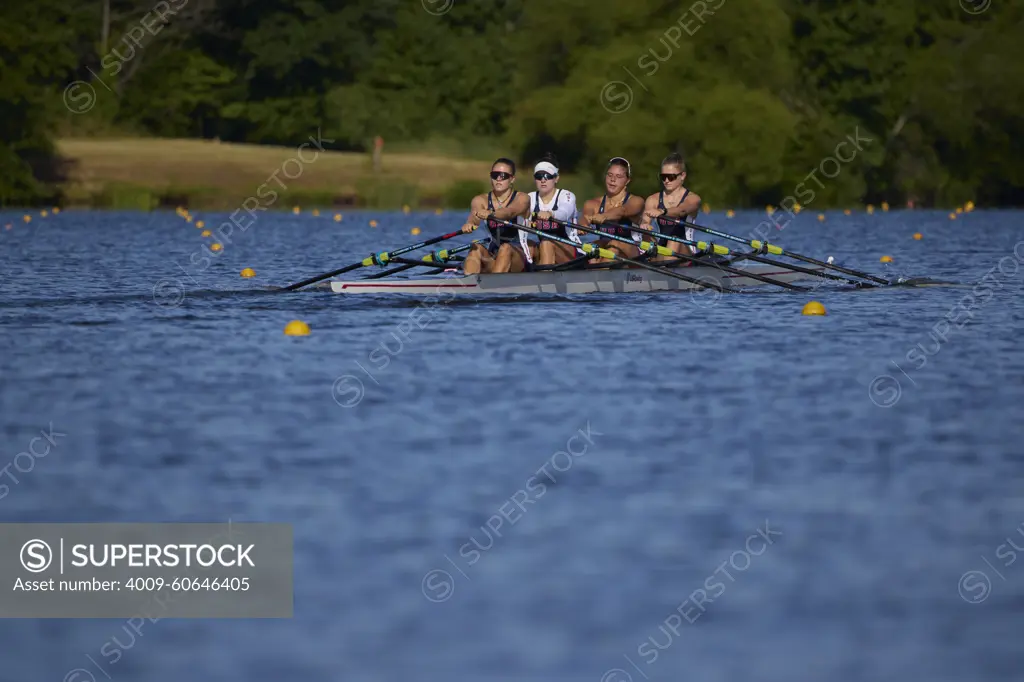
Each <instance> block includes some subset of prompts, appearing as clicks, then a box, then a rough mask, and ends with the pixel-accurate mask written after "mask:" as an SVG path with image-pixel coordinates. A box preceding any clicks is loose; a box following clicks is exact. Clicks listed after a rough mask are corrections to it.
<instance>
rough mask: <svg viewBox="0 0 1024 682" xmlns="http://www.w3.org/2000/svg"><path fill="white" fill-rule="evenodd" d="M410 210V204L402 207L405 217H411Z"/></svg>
mask: <svg viewBox="0 0 1024 682" xmlns="http://www.w3.org/2000/svg"><path fill="white" fill-rule="evenodd" d="M409 210H410V209H409V204H406V205H405V206H403V207H402V213H404V214H405V215H409Z"/></svg>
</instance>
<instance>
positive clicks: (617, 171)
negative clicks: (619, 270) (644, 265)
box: [580, 156, 644, 263]
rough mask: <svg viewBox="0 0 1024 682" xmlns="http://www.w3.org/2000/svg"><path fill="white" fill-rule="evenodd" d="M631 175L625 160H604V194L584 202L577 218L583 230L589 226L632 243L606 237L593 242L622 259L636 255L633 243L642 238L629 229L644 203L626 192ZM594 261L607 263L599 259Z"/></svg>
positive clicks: (636, 219)
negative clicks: (605, 168)
mask: <svg viewBox="0 0 1024 682" xmlns="http://www.w3.org/2000/svg"><path fill="white" fill-rule="evenodd" d="M632 176H633V171H632V169H631V168H630V166H629V161H626V159H624V158H622V157H621V156H616V157H615V158H613V159H611V160H610V161H608V168H607V170H606V171H605V176H604V188H605V193H604V195H603V196H600V197H597V198H595V199H590V200H588V201H587V202H586V203H584V204H583V216H582V217H581V218H580V225H583V226H584V227H588V226H590V225H593V226H594V228H595V229H598V230H601V231H602V232H607V233H608V234H613V235H615V236H616V237H619V238H620V239H630V240H632V241H633V242H636V243H630V242H625V241H619V240H617V239H608V238H607V237H601V238H600V239H598V240H597V242H596V243H597V245H598V246H600V247H601V248H604V249H608V250H609V251H614V252H615V253H616V254H618V255H619V256H622V257H625V258H636V257H637V256H639V255H640V247H639V246H638V245H637V244H638V243H639V242H640V241H641V239H642V235H641V234H640V233H639V232H633V231H632V230H631V229H630V228H632V227H633V226H634V225H636V224H637V223H639V222H640V220H641V218H642V214H643V212H644V200H643V199H641V198H640V197H638V196H636V195H634V194H630V193H629V181H630V179H631V178H632ZM595 262H597V263H604V262H609V261H607V260H606V259H604V258H601V259H597V260H595Z"/></svg>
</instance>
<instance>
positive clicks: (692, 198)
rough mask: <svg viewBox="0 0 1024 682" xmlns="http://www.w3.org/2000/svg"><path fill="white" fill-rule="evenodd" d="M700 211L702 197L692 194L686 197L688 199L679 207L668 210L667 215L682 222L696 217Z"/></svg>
mask: <svg viewBox="0 0 1024 682" xmlns="http://www.w3.org/2000/svg"><path fill="white" fill-rule="evenodd" d="M699 210H700V196H699V195H697V194H694V193H693V192H690V193H689V194H687V195H686V199H684V200H683V201H681V202H679V205H678V206H673V207H672V208H670V209H668V213H667V214H666V215H667V216H668V217H669V218H675V219H676V220H680V219H682V218H686V217H687V216H691V215H696V213H697V211H699Z"/></svg>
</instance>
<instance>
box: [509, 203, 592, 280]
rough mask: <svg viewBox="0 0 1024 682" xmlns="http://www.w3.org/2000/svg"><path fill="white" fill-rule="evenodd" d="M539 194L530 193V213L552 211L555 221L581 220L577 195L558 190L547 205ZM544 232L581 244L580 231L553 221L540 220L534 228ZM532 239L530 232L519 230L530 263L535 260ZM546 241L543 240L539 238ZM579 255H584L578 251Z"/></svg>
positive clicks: (572, 221) (520, 241) (520, 239)
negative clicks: (532, 253)
mask: <svg viewBox="0 0 1024 682" xmlns="http://www.w3.org/2000/svg"><path fill="white" fill-rule="evenodd" d="M538 194H539V193H538V192H530V194H529V197H530V213H531V215H532V214H533V213H539V212H540V211H550V212H551V216H552V218H554V219H555V220H561V221H563V222H567V223H575V222H577V220H578V218H579V211H578V210H577V208H576V195H575V194H573V193H572V192H570V191H569V190H567V189H556V190H555V193H554V194H553V195H552V196H551V201H550V202H548V203H545V202H544V201H542V200H541V199H540V197H539V196H538ZM534 229H536V230H540V231H543V232H550V233H551V234H553V235H555V236H558V237H562V238H563V239H570V240H572V241H574V242H576V243H577V244H581V243H582V241H581V240H580V236H579V230H576V229H573V228H571V227H565V226H563V225H559V224H558V223H556V222H553V221H547V220H538V221H537V226H536V227H535V228H534ZM528 237H530V233H529V232H523V231H522V230H519V243H520V245H521V246H522V247H523V253H525V254H526V260H527V261H528V262H529V263H533V258H532V257H531V256H530V245H529V242H528ZM539 239H540V240H541V241H544V240H543V238H539ZM577 251H579V253H581V254H582V253H583V251H580V250H579V249H577Z"/></svg>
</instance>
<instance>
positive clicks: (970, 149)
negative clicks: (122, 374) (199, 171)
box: [0, 0, 1024, 206]
mask: <svg viewBox="0 0 1024 682" xmlns="http://www.w3.org/2000/svg"><path fill="white" fill-rule="evenodd" d="M981 7H987V8H986V9H985V10H984V11H981V12H979V13H977V14H971V13H970V12H969V11H967V10H971V11H978V8H981ZM161 15H162V18H161ZM1022 20H1024V5H1022V4H1021V3H1012V2H1000V0H992V1H991V2H988V0H960V1H959V2H958V1H957V0H929V1H928V2H925V1H924V0H906V1H905V2H895V1H893V0H886V1H884V2H883V1H882V0H819V1H817V2H813V1H811V0H704V1H703V2H695V3H693V5H689V4H686V3H683V4H679V3H669V2H665V1H664V0H630V1H629V2H611V1H608V0H557V1H556V2H551V1H550V0H487V1H484V0H347V1H345V0H159V1H156V2H154V0H5V1H4V3H3V7H2V8H0V74H2V75H0V137H2V138H3V143H4V144H3V147H2V149H0V204H11V203H25V202H30V201H36V200H42V199H43V198H46V196H47V194H48V193H50V192H52V191H53V190H52V185H51V184H49V180H50V179H51V176H53V175H54V174H55V173H56V172H57V168H58V167H57V165H56V164H55V163H54V161H55V160H54V159H53V143H52V139H53V137H54V136H55V135H56V134H58V132H63V133H68V132H71V133H75V134H88V133H89V132H95V131H111V130H118V131H131V132H133V133H137V134H148V135H157V136H165V137H172V136H177V137H185V136H187V137H206V138H213V137H219V138H220V139H222V140H231V141H244V142H252V143H273V144H292V143H295V142H296V141H299V140H302V139H305V138H306V137H307V136H308V135H309V134H310V133H311V132H312V131H315V130H316V129H317V128H318V127H320V128H322V129H323V131H324V135H325V136H326V137H327V138H333V139H335V140H336V142H335V146H337V147H338V148H341V149H367V148H369V147H370V145H371V144H372V139H373V137H374V136H376V135H381V136H383V137H384V138H385V139H386V140H388V141H389V143H394V142H408V143H412V142H417V141H423V140H426V139H432V138H438V137H443V138H449V139H453V138H456V139H458V138H464V139H481V138H485V139H486V138H490V139H492V140H495V141H497V142H499V143H501V145H503V146H504V148H505V149H506V150H507V153H508V154H510V155H513V156H516V157H518V158H522V159H524V161H529V160H531V159H533V158H535V157H536V156H537V155H539V154H540V153H541V152H542V151H545V150H553V151H554V152H555V153H557V154H558V155H559V156H560V158H561V159H562V161H563V166H565V167H567V169H569V170H575V171H576V172H580V173H585V174H588V175H597V174H599V173H600V172H601V170H603V162H604V161H605V160H607V159H608V158H609V157H610V156H612V155H624V156H627V157H629V158H630V159H632V160H633V161H634V164H635V165H637V166H638V168H639V169H643V171H642V172H643V173H645V174H647V175H650V176H651V179H653V178H654V176H655V173H656V170H655V169H656V164H657V163H658V161H659V159H660V158H661V157H662V156H664V155H665V154H666V153H667V152H668V151H670V150H674V149H679V150H681V151H683V152H684V154H685V155H686V157H687V159H688V163H689V166H690V172H691V182H690V184H692V185H693V186H694V187H695V188H697V189H698V190H699V191H700V192H701V194H702V195H704V196H705V197H707V198H708V199H709V200H710V201H712V202H715V203H719V204H721V203H729V204H733V205H740V204H744V203H748V204H749V203H756V204H761V205H763V204H764V203H777V202H779V201H780V200H782V198H783V197H785V196H787V195H793V194H794V192H795V191H796V188H797V187H798V186H800V184H801V183H806V182H807V181H808V180H807V176H808V174H809V173H811V172H812V171H815V169H819V170H818V171H817V175H816V176H815V178H814V179H815V181H817V182H818V184H815V185H813V187H814V189H815V198H814V199H813V201H814V202H815V205H821V206H824V205H829V204H837V203H853V202H857V201H869V202H875V203H878V202H881V201H883V200H884V201H889V202H892V203H894V204H897V203H901V202H903V201H906V200H908V199H912V200H915V201H917V202H918V203H919V204H946V205H948V204H952V203H954V202H962V201H964V200H966V199H974V200H975V201H977V202H979V203H980V204H987V205H993V204H1022V203H1024V201H1022V199H1024V142H1022V140H1024V117H1022V115H1021V110H1022V104H1021V103H1022V102H1024V60H1021V59H1020V58H1019V44H1020V40H1021V38H1022V37H1024V23H1022ZM73 81H83V82H84V83H85V84H86V85H82V84H78V85H75V86H73V87H71V88H68V84H69V83H72V82H73ZM66 88H68V89H66ZM88 88H92V90H89V89H88ZM91 92H95V98H94V100H95V101H93V99H90V93H91ZM85 109H88V110H87V111H86V110H85ZM75 112H78V113H75ZM847 136H851V137H855V136H856V139H859V140H868V141H866V142H860V143H859V144H858V145H857V146H856V147H849V146H847V147H846V148H844V150H843V151H840V152H837V151H836V150H837V145H839V143H841V142H842V141H843V140H845V139H847ZM851 149H856V154H855V155H854V158H852V159H849V160H842V163H841V171H840V172H838V173H836V172H835V168H836V167H837V166H836V164H833V163H832V162H825V165H824V166H823V165H822V162H823V160H825V159H827V158H828V157H830V156H833V157H834V156H836V155H837V154H838V155H839V156H840V157H841V159H847V158H848V157H849V155H850V153H851V151H850V150H851ZM829 164H832V165H829Z"/></svg>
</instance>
